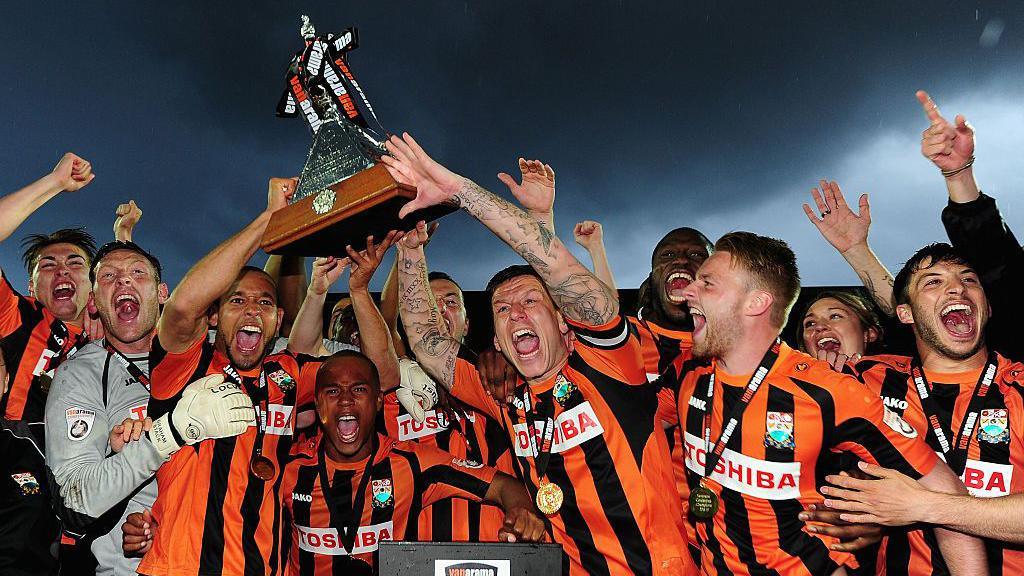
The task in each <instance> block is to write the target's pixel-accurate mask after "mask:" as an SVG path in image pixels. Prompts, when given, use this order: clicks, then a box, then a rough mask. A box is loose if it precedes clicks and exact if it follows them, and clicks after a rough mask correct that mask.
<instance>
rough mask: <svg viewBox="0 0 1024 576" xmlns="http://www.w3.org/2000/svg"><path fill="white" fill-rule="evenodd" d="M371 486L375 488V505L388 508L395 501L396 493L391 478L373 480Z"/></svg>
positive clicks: (375, 506)
mask: <svg viewBox="0 0 1024 576" xmlns="http://www.w3.org/2000/svg"><path fill="white" fill-rule="evenodd" d="M370 486H371V487H372V488H373V507H374V508H386V507H388V506H391V505H392V504H394V502H395V493H394V490H393V489H392V486H391V479H390V478H384V479H382V480H372V481H371V482H370Z"/></svg>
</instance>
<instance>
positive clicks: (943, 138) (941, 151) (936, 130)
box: [916, 90, 974, 171]
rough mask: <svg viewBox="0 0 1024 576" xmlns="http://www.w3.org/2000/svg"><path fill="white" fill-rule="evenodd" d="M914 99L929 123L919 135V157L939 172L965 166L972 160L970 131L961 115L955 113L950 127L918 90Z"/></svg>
mask: <svg viewBox="0 0 1024 576" xmlns="http://www.w3.org/2000/svg"><path fill="white" fill-rule="evenodd" d="M916 96H917V100H918V102H920V103H921V106H923V107H924V113H925V114H926V115H927V116H928V121H929V122H930V123H931V125H930V126H929V127H928V129H927V130H925V131H924V132H922V133H921V154H922V155H924V157H925V158H927V159H929V160H931V161H932V163H933V164H935V165H936V166H937V167H938V168H939V170H942V171H952V170H958V169H960V168H964V167H966V166H967V165H968V162H970V161H971V160H972V159H973V158H974V128H972V127H971V125H970V124H968V123H967V119H966V118H964V116H963V114H957V116H956V118H955V119H954V124H950V123H949V121H948V120H946V119H945V118H943V117H942V115H941V114H939V107H938V106H936V105H935V102H934V101H933V100H932V99H931V97H930V96H928V93H927V92H925V91H924V90H918V91H917V94H916Z"/></svg>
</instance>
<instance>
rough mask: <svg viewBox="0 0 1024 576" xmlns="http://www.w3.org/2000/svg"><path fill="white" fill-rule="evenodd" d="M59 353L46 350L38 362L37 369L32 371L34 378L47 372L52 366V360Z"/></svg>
mask: <svg viewBox="0 0 1024 576" xmlns="http://www.w3.org/2000/svg"><path fill="white" fill-rule="evenodd" d="M56 355H57V353H56V352H54V351H53V350H50V349H46V350H43V353H42V354H40V355H39V360H38V361H37V362H36V367H35V368H33V369H32V375H33V376H39V375H40V374H42V373H43V372H46V371H47V370H48V368H49V365H50V358H53V357H54V356H56Z"/></svg>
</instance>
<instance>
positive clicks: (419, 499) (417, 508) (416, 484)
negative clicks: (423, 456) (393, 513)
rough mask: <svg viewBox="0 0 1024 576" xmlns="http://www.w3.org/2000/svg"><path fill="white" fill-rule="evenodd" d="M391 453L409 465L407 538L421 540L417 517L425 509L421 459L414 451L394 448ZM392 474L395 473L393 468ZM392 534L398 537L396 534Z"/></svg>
mask: <svg viewBox="0 0 1024 576" xmlns="http://www.w3.org/2000/svg"><path fill="white" fill-rule="evenodd" d="M391 454H392V455H394V456H398V457H400V458H402V459H404V460H405V465H406V466H408V467H409V476H410V477H411V478H412V499H411V501H410V503H409V520H408V521H407V522H406V527H405V539H406V540H410V541H416V540H419V538H418V537H417V533H418V532H419V526H418V523H417V522H416V519H417V518H419V517H420V512H421V511H422V510H423V492H424V488H425V486H424V485H423V477H422V475H421V474H420V459H419V458H417V457H416V454H415V453H414V452H410V451H408V450H399V449H397V448H392V450H391ZM392 474H394V471H393V470H392ZM392 536H393V537H395V538H397V537H398V536H397V535H394V534H392Z"/></svg>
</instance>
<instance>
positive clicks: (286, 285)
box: [263, 255, 307, 338]
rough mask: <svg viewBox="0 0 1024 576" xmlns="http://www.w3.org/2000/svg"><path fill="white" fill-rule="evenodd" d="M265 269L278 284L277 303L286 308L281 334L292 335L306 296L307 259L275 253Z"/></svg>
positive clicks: (265, 265) (264, 266)
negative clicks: (296, 318) (296, 317)
mask: <svg viewBox="0 0 1024 576" xmlns="http://www.w3.org/2000/svg"><path fill="white" fill-rule="evenodd" d="M263 271H264V272H266V273H267V274H269V275H270V277H271V278H273V279H274V282H275V283H276V284H277V305H278V306H279V307H280V308H281V309H282V310H284V316H282V317H281V335H282V336H284V337H286V338H287V337H288V336H290V335H291V331H292V326H293V325H294V324H295V316H296V315H297V314H298V313H299V308H300V307H301V306H302V302H303V300H305V297H306V288H307V285H306V259H305V258H303V257H302V256H279V255H273V256H271V257H269V258H267V263H266V264H264V265H263Z"/></svg>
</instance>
